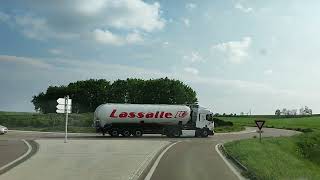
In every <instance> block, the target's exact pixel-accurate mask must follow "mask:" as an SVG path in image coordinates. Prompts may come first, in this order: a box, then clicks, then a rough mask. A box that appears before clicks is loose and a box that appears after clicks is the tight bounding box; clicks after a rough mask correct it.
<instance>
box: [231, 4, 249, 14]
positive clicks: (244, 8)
mask: <svg viewBox="0 0 320 180" xmlns="http://www.w3.org/2000/svg"><path fill="white" fill-rule="evenodd" d="M234 8H236V9H239V10H240V11H242V12H244V13H250V12H253V9H252V8H250V7H244V6H243V5H242V4H241V3H240V2H238V3H236V4H235V5H234Z"/></svg>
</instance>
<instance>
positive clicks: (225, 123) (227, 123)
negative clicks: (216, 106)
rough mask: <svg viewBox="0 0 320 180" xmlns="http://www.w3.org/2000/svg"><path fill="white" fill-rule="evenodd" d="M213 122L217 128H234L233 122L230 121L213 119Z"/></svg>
mask: <svg viewBox="0 0 320 180" xmlns="http://www.w3.org/2000/svg"><path fill="white" fill-rule="evenodd" d="M213 121H214V125H215V126H216V127H219V126H233V122H230V121H224V120H221V119H218V118H213Z"/></svg>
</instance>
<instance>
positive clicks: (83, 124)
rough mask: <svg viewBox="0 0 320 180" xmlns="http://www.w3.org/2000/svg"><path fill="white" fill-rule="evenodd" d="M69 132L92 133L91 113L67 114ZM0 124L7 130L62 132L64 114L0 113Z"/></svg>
mask: <svg viewBox="0 0 320 180" xmlns="http://www.w3.org/2000/svg"><path fill="white" fill-rule="evenodd" d="M68 123H69V126H68V129H69V131H70V132H94V128H92V124H93V113H83V114H69V122H68ZM0 124H1V125H3V126H6V127H8V128H9V129H18V130H35V131H57V132H63V131H64V127H65V115H64V114H56V113H49V114H39V113H25V112H0Z"/></svg>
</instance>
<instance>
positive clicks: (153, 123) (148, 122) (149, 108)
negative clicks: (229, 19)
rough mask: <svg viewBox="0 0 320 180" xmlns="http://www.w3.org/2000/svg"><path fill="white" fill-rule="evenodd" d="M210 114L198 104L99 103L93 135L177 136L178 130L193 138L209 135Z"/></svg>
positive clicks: (210, 132)
mask: <svg viewBox="0 0 320 180" xmlns="http://www.w3.org/2000/svg"><path fill="white" fill-rule="evenodd" d="M211 117H212V112H210V111H209V110H207V109H205V108H202V107H199V106H198V105H189V106H187V105H158V104H157V105H156V104H102V105H100V106H99V107H97V109H96V110H95V112H94V124H95V128H96V130H97V132H101V133H102V134H103V135H105V134H106V133H109V134H110V135H111V136H119V135H120V134H121V135H122V136H125V137H128V136H131V135H133V136H136V137H140V136H142V135H143V134H163V135H167V136H168V137H179V136H180V135H182V130H194V131H195V136H197V137H207V136H208V135H213V134H214V132H213V129H214V122H213V121H211V119H212V118H211Z"/></svg>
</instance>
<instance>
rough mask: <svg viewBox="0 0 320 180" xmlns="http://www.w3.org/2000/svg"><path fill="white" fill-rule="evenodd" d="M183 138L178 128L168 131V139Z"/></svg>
mask: <svg viewBox="0 0 320 180" xmlns="http://www.w3.org/2000/svg"><path fill="white" fill-rule="evenodd" d="M180 136H181V130H180V129H178V128H171V129H169V130H168V131H167V137H170V138H178V137H180Z"/></svg>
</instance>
